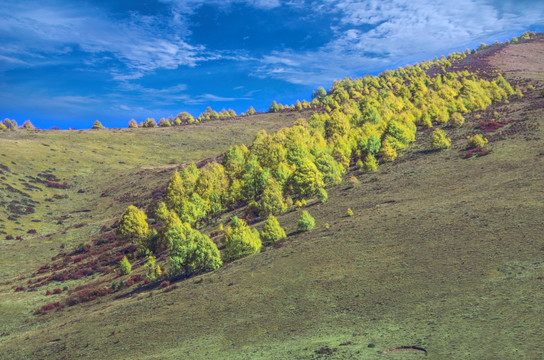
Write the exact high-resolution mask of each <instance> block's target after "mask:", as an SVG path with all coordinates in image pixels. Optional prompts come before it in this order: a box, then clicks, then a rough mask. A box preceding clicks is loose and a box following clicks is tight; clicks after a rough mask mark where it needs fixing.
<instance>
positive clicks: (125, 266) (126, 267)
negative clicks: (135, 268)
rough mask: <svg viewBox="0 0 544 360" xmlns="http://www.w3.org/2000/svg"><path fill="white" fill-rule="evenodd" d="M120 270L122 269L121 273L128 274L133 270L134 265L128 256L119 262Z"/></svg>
mask: <svg viewBox="0 0 544 360" xmlns="http://www.w3.org/2000/svg"><path fill="white" fill-rule="evenodd" d="M119 270H120V271H121V275H128V274H130V272H131V271H132V265H130V262H129V261H128V259H127V257H126V256H125V257H123V259H122V260H121V262H120V263H119Z"/></svg>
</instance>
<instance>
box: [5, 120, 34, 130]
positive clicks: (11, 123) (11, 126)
mask: <svg viewBox="0 0 544 360" xmlns="http://www.w3.org/2000/svg"><path fill="white" fill-rule="evenodd" d="M17 129H25V130H35V129H36V128H35V127H34V125H32V123H31V122H30V120H26V121H25V122H24V123H23V125H21V127H17V121H15V120H10V119H8V118H5V119H4V122H0V130H17Z"/></svg>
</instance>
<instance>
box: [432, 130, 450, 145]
mask: <svg viewBox="0 0 544 360" xmlns="http://www.w3.org/2000/svg"><path fill="white" fill-rule="evenodd" d="M450 146H451V139H450V138H448V136H447V134H446V132H445V131H444V130H442V129H436V130H435V131H434V132H433V136H432V138H431V149H432V150H442V149H447V148H449V147H450Z"/></svg>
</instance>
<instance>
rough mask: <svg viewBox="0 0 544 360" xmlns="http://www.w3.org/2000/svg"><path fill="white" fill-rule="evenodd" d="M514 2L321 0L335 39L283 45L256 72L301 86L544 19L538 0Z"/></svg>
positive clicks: (503, 33) (413, 58) (417, 56)
mask: <svg viewBox="0 0 544 360" xmlns="http://www.w3.org/2000/svg"><path fill="white" fill-rule="evenodd" d="M507 3H510V5H512V6H509V5H508V4H507ZM516 4H517V6H516ZM516 4H514V2H513V1H503V2H500V3H493V2H488V1H484V0H457V1H455V3H452V2H451V1H449V0H395V1H381V0H365V1H357V0H330V1H324V2H322V3H321V4H320V5H319V7H320V11H328V12H330V13H331V14H335V17H336V18H337V19H339V21H338V23H337V24H334V25H332V26H333V27H332V28H333V30H334V32H335V35H334V36H333V38H332V39H331V40H330V41H329V42H328V43H327V44H326V45H324V46H322V47H321V48H319V49H317V50H312V51H306V52H294V51H292V50H291V49H285V50H284V51H275V52H273V53H272V54H270V55H267V56H263V57H262V59H260V60H261V61H260V64H259V65H258V66H256V68H255V75H256V76H260V77H272V78H277V79H281V80H285V81H288V82H291V83H295V84H305V85H312V84H316V82H321V83H324V82H331V81H332V79H336V78H339V77H343V76H346V75H348V76H349V75H353V76H356V75H362V74H364V73H368V72H373V71H376V70H377V69H382V68H383V67H384V66H389V65H391V66H392V65H400V64H398V63H399V61H400V60H401V59H406V61H418V60H421V59H423V58H425V57H428V56H433V57H434V56H436V55H438V54H441V53H444V52H446V51H447V49H451V48H460V47H463V46H466V45H467V44H470V43H474V42H475V41H480V40H482V39H486V38H489V37H490V36H497V39H499V40H504V39H503V38H501V36H506V34H507V33H508V32H511V31H512V29H520V31H521V30H524V29H526V27H527V26H528V25H530V24H539V23H543V22H544V5H543V4H542V3H541V2H540V1H529V2H527V3H525V6H523V5H522V4H518V3H517V2H516ZM402 65H404V64H402Z"/></svg>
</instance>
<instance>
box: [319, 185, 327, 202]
mask: <svg viewBox="0 0 544 360" xmlns="http://www.w3.org/2000/svg"><path fill="white" fill-rule="evenodd" d="M317 199H318V200H319V202H321V203H322V204H323V203H326V202H327V200H329V194H328V193H327V190H325V189H323V188H320V189H319V190H318V191H317Z"/></svg>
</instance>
